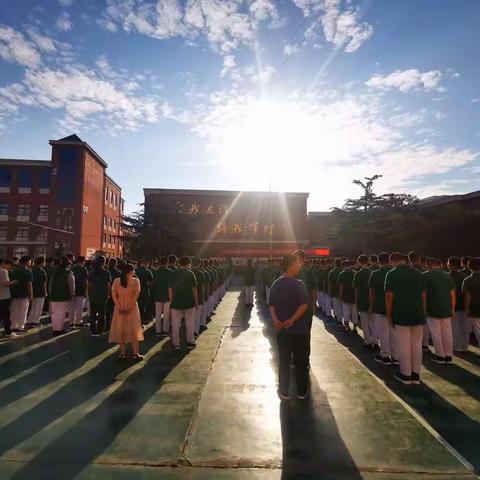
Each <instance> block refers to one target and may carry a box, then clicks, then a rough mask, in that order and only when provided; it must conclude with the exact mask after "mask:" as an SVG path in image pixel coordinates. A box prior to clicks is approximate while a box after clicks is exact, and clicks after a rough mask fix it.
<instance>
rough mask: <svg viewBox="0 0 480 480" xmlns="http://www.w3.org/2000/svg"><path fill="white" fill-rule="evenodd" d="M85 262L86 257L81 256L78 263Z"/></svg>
mask: <svg viewBox="0 0 480 480" xmlns="http://www.w3.org/2000/svg"><path fill="white" fill-rule="evenodd" d="M84 261H85V257H84V256H83V255H80V256H79V257H77V263H83V262H84Z"/></svg>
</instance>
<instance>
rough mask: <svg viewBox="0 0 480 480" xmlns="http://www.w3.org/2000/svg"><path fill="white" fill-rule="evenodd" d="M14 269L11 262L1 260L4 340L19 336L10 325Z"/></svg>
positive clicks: (0, 307) (0, 305)
mask: <svg viewBox="0 0 480 480" xmlns="http://www.w3.org/2000/svg"><path fill="white" fill-rule="evenodd" d="M12 269H13V263H12V262H11V261H10V260H4V259H0V323H1V324H3V333H4V338H14V337H16V336H17V334H16V333H13V332H12V327H11V323H10V304H11V303H12V296H11V293H10V287H11V286H13V285H14V283H15V282H14V281H11V280H10V272H11V270H12Z"/></svg>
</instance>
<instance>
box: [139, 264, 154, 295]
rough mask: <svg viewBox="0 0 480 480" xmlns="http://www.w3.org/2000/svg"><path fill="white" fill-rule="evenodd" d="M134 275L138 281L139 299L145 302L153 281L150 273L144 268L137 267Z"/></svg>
mask: <svg viewBox="0 0 480 480" xmlns="http://www.w3.org/2000/svg"><path fill="white" fill-rule="evenodd" d="M135 275H136V276H137V278H138V280H139V281H140V298H141V299H143V300H145V299H147V298H148V297H149V296H150V282H152V281H153V275H152V272H151V271H150V270H149V269H148V268H146V267H142V266H140V267H138V268H137V269H136V270H135Z"/></svg>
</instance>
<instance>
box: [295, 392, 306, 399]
mask: <svg viewBox="0 0 480 480" xmlns="http://www.w3.org/2000/svg"><path fill="white" fill-rule="evenodd" d="M307 397H308V390H307V391H306V392H305V394H304V395H300V394H299V395H297V398H298V399H299V400H305V399H306V398H307Z"/></svg>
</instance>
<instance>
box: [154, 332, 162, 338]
mask: <svg viewBox="0 0 480 480" xmlns="http://www.w3.org/2000/svg"><path fill="white" fill-rule="evenodd" d="M155 336H156V337H157V338H162V337H163V332H156V333H155Z"/></svg>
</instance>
